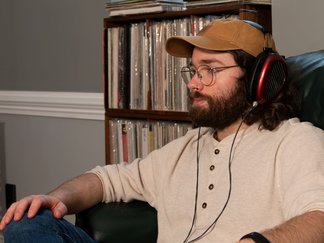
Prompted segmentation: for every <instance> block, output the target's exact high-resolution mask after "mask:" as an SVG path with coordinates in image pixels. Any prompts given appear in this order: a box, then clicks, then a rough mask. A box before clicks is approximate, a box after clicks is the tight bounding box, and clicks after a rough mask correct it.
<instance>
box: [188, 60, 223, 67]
mask: <svg viewBox="0 0 324 243" xmlns="http://www.w3.org/2000/svg"><path fill="white" fill-rule="evenodd" d="M213 63H215V64H222V65H224V63H223V62H222V61H220V60H219V59H210V58H209V59H202V60H199V65H203V64H213ZM189 65H190V66H194V65H193V64H192V62H190V63H189Z"/></svg>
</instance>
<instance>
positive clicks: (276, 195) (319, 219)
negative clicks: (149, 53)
mask: <svg viewBox="0 0 324 243" xmlns="http://www.w3.org/2000/svg"><path fill="white" fill-rule="evenodd" d="M264 39H265V35H264V33H262V31H260V30H258V29H256V28H255V27H254V26H251V25H250V24H248V23H245V22H243V21H241V20H216V21H214V22H213V23H212V24H210V25H209V26H208V27H207V28H205V29H204V30H202V31H201V32H200V33H199V34H198V36H196V37H172V38H170V39H169V40H168V42H167V46H166V48H167V51H168V52H169V53H170V54H172V55H175V56H179V57H191V62H190V65H189V66H188V67H184V68H183V69H182V75H183V78H184V81H185V82H187V86H188V89H189V91H190V92H189V98H190V109H189V113H190V115H191V117H192V120H193V123H194V124H195V126H196V127H197V128H196V129H192V130H191V131H189V132H188V133H187V134H186V135H185V136H183V137H181V138H179V139H177V140H175V141H173V142H171V143H169V144H168V145H166V146H164V147H163V148H161V149H159V150H157V151H154V152H152V153H151V154H149V155H148V156H147V157H146V158H144V159H137V160H135V161H134V162H132V163H131V164H129V165H127V166H125V165H108V166H105V167H97V168H94V169H93V170H92V171H90V172H88V173H85V174H83V175H81V176H79V177H77V178H74V179H72V180H70V181H68V182H65V183H64V184H62V185H61V186H59V187H58V188H57V189H55V190H54V191H52V192H50V193H48V194H47V195H34V196H29V197H25V198H23V199H21V200H19V201H18V202H16V203H14V204H13V205H12V206H11V207H10V208H9V209H8V210H7V213H6V215H5V216H4V218H3V220H2V222H1V224H0V229H4V227H5V225H8V224H9V225H8V228H6V230H5V231H4V232H5V236H6V237H7V239H9V237H13V235H15V234H14V233H15V230H13V229H15V225H19V222H26V221H27V222H30V221H28V220H26V217H24V218H23V220H22V221H19V220H21V218H22V217H23V215H24V212H25V211H26V210H27V217H28V218H33V220H34V221H37V220H38V221H40V222H43V224H44V221H43V219H42V217H45V218H46V220H48V221H50V223H46V224H45V226H43V227H44V228H45V229H47V228H50V227H51V226H50V225H54V226H53V228H55V227H56V228H55V230H56V231H58V232H59V233H53V232H55V230H52V229H50V230H48V231H49V232H47V231H46V233H43V235H42V236H39V235H37V234H36V233H34V234H33V236H34V238H35V237H47V236H49V235H50V236H51V237H52V236H53V237H57V238H59V237H61V238H63V239H64V237H68V238H70V237H76V238H74V241H76V242H82V241H81V239H80V238H82V240H84V242H92V241H91V239H88V238H87V237H86V236H85V234H84V233H83V232H80V231H79V230H77V229H74V228H73V226H72V225H66V224H65V223H66V222H64V223H62V224H64V226H57V225H60V224H59V223H57V222H58V220H54V219H53V217H49V216H46V215H45V216H44V214H48V211H45V212H44V211H43V210H40V208H47V209H49V210H50V211H52V212H53V215H54V217H55V218H61V217H63V216H64V215H66V214H67V213H76V212H79V211H81V210H84V209H86V208H88V207H90V206H92V205H95V204H97V203H98V202H101V201H104V202H109V201H120V200H123V201H129V200H132V199H139V200H145V201H147V202H149V203H150V204H151V205H152V206H153V207H155V208H156V209H157V211H158V231H159V235H158V242H160V243H162V242H163V243H166V242H167V243H170V242H241V243H244V242H246V243H248V242H276V243H277V242H278V243H286V242H294V243H295V242H312V243H316V242H324V213H323V211H324V146H323V144H324V134H323V132H322V130H320V129H318V128H315V127H314V126H312V125H311V124H309V123H300V122H299V120H298V119H297V118H293V117H294V116H295V115H296V106H295V104H296V102H295V98H294V97H295V96H294V93H293V92H292V90H291V89H290V88H289V87H287V86H285V88H284V89H283V90H280V92H279V94H278V95H276V97H274V100H271V101H270V100H269V101H267V102H263V101H262V102H259V104H258V103H255V102H254V100H253V99H251V97H253V95H251V94H250V93H249V91H248V89H247V86H248V83H249V82H250V77H249V74H250V72H251V69H252V68H253V63H254V61H255V58H256V57H257V56H258V55H259V54H260V53H261V52H262V51H263V49H264V47H265V46H264V45H265V41H264ZM266 42H267V46H266V47H269V48H271V49H273V50H275V45H274V42H273V40H272V38H271V37H270V40H268V41H266ZM35 215H37V216H35ZM33 220H31V222H32V221H33ZM15 221H18V222H16V223H15ZM38 221H37V222H38ZM46 222H47V221H46ZM60 222H61V221H60ZM29 224H31V223H24V225H29ZM33 227H35V228H36V227H37V223H34V224H33ZM18 228H19V227H18ZM57 228H59V230H57ZM62 228H64V229H62ZM42 230H44V229H43V228H42ZM7 231H8V232H7ZM40 231H41V230H40ZM36 235H37V236H36ZM44 235H45V236H44ZM26 237H27V236H26ZM28 237H30V236H28ZM77 237H79V238H77ZM29 239H31V238H29ZM39 239H40V238H39ZM19 240H20V241H21V239H19ZM8 242H10V241H8ZM38 242H41V241H38Z"/></svg>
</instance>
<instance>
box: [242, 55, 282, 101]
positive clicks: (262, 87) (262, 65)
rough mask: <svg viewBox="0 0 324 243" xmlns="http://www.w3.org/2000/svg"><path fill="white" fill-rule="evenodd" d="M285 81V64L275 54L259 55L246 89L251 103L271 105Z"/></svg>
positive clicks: (280, 57)
mask: <svg viewBox="0 0 324 243" xmlns="http://www.w3.org/2000/svg"><path fill="white" fill-rule="evenodd" d="M286 80H287V64H286V61H285V60H284V58H283V57H282V56H280V55H279V54H277V53H274V52H269V51H264V52H262V53H260V54H259V55H258V56H257V58H256V61H255V64H254V66H253V68H252V70H251V78H250V84H249V87H248V92H249V97H250V99H251V101H257V102H258V103H259V104H262V103H271V102H272V101H273V100H274V99H275V98H276V97H277V96H278V95H279V93H280V91H281V90H282V88H283V87H284V85H285V83H286Z"/></svg>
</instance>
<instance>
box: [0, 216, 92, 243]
mask: <svg viewBox="0 0 324 243" xmlns="http://www.w3.org/2000/svg"><path fill="white" fill-rule="evenodd" d="M4 240H5V242H6V243H25V242H26V243H27V242H28V243H34V242H35V243H42V242H44V243H54V242H55V243H57V242H62V243H63V242H66V243H72V242H73V243H95V242H96V241H95V240H93V239H91V238H90V236H89V235H88V234H87V233H86V232H84V231H83V230H82V229H81V228H79V227H77V226H75V225H73V224H71V223H70V222H68V221H66V220H65V219H59V220H58V219H55V218H54V217H53V215H52V212H51V211H50V210H41V211H40V212H39V213H38V214H37V215H36V216H35V217H34V218H32V219H29V218H27V216H26V214H25V215H24V217H23V218H22V219H21V220H20V221H18V222H15V221H12V222H10V223H9V224H8V225H7V226H6V228H5V230H4Z"/></svg>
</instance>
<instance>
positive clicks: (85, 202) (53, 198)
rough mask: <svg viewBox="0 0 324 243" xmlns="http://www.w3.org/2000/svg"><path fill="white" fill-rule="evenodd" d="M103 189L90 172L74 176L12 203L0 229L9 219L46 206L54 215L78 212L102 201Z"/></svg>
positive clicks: (31, 212) (29, 214) (60, 215)
mask: <svg viewBox="0 0 324 243" xmlns="http://www.w3.org/2000/svg"><path fill="white" fill-rule="evenodd" d="M102 197H103V190H102V184H101V181H100V179H99V178H98V177H97V176H96V175H95V174H92V173H87V174H83V175H80V176H78V177H75V178H74V179H71V180H69V181H67V182H64V183H63V184H62V185H60V186H59V187H57V188H56V189H55V190H53V191H51V192H49V193H48V194H47V195H31V196H27V197H24V198H22V199H20V200H19V201H17V202H15V203H13V204H12V205H11V206H10V207H9V208H8V210H7V212H6V214H5V215H4V216H3V218H2V220H1V222H0V231H1V230H3V229H4V227H5V226H6V225H7V224H8V223H9V222H10V221H11V220H15V221H18V220H20V219H21V218H22V216H23V215H24V213H25V212H26V211H27V215H28V217H30V218H32V217H34V216H35V215H36V214H37V212H38V211H39V209H41V208H47V209H50V210H51V211H52V212H53V215H54V217H56V218H62V217H63V216H65V215H66V214H72V213H77V212H80V211H82V210H84V209H86V208H89V207H91V206H93V205H95V204H97V203H99V202H101V201H102Z"/></svg>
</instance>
